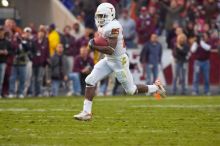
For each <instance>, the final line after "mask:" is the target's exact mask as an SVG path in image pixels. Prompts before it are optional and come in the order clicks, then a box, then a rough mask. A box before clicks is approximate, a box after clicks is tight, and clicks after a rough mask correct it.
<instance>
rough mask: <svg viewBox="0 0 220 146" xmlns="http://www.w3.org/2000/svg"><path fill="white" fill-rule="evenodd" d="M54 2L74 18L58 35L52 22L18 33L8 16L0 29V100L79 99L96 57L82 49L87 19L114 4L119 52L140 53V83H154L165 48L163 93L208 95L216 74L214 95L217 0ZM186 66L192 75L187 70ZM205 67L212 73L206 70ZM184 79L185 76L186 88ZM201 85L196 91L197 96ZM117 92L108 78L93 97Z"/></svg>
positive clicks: (90, 32) (88, 34)
mask: <svg viewBox="0 0 220 146" xmlns="http://www.w3.org/2000/svg"><path fill="white" fill-rule="evenodd" d="M61 2H62V3H63V5H64V6H65V7H66V8H67V9H68V10H69V11H70V12H71V13H72V14H73V15H74V16H75V17H76V18H77V21H76V22H75V23H73V24H67V25H66V26H65V27H64V28H63V30H58V29H56V24H46V25H45V24H42V25H40V26H39V27H38V26H35V24H34V23H31V22H30V24H29V25H28V26H26V27H24V28H21V27H20V26H19V25H17V23H16V21H15V20H13V19H10V18H8V19H6V20H5V21H4V24H3V25H2V26H0V97H5V98H14V97H19V98H24V97H29V96H34V97H37V96H39V97H41V96H58V95H67V96H72V95H75V96H80V95H83V94H84V90H85V81H84V79H85V78H86V76H87V75H88V74H89V73H90V72H91V70H92V68H93V66H94V65H95V64H96V63H97V62H98V60H99V59H100V58H102V57H103V55H102V54H100V53H98V52H96V51H95V52H91V51H90V50H89V49H88V47H87V43H88V41H89V40H90V39H91V38H93V37H94V33H95V32H96V30H97V28H96V26H95V22H94V14H95V11H96V8H97V6H98V5H99V4H100V3H102V2H109V3H112V4H113V5H114V6H115V8H116V12H117V14H116V15H117V19H118V20H119V21H120V23H121V24H122V26H123V34H124V40H125V44H126V47H127V49H131V50H132V49H133V50H134V49H139V50H140V60H139V61H140V63H141V64H142V67H143V78H144V80H145V81H146V82H145V83H146V84H152V83H153V82H154V80H155V79H156V78H158V73H159V65H161V64H163V62H162V55H163V53H164V50H166V49H168V50H171V51H172V55H171V56H168V58H169V57H172V58H174V59H173V63H172V64H173V65H172V74H173V75H172V83H171V85H170V86H171V90H170V94H181V95H184V94H193V95H198V94H206V95H211V94H212V93H211V92H210V91H211V90H210V75H211V71H216V72H218V73H219V74H218V79H216V80H217V82H218V83H217V86H218V87H217V88H218V90H219V88H220V85H219V84H220V83H219V82H220V80H219V78H220V1H219V0H160V1H159V0H61ZM82 26H83V27H84V28H85V29H82ZM161 38H165V41H164V42H163V43H166V45H164V44H162V43H161V41H160V39H161ZM164 46H166V48H164ZM211 54H215V55H211ZM213 56H214V59H213V58H212V57H213ZM190 63H191V64H192V72H189V71H188V70H189V64H190ZM213 65H214V69H211V68H213ZM132 68H134V66H133V65H132V64H131V69H132ZM188 73H191V74H192V86H190V88H189V87H188ZM201 80H202V81H203V82H202V83H203V84H204V88H202V90H200V91H199V86H200V83H201ZM178 87H179V90H178ZM119 88H120V84H119V82H118V81H117V80H115V78H114V76H112V77H110V78H107V79H104V80H103V81H101V82H100V84H99V85H98V87H97V94H98V95H100V96H103V95H116V94H118V93H119V92H120V91H119ZM122 92H123V91H122Z"/></svg>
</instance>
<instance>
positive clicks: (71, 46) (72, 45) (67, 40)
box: [61, 25, 76, 96]
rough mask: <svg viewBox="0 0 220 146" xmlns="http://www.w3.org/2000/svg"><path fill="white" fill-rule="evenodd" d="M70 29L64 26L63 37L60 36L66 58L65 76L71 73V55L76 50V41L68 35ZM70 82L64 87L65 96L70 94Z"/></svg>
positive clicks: (72, 59)
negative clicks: (65, 89)
mask: <svg viewBox="0 0 220 146" xmlns="http://www.w3.org/2000/svg"><path fill="white" fill-rule="evenodd" d="M70 31H71V27H70V26H69V25H67V26H65V28H64V30H63V35H62V36H61V43H62V44H63V48H64V50H63V53H64V55H65V56H66V58H67V63H68V67H67V74H69V73H71V72H72V70H73V61H74V58H73V54H74V50H75V49H76V40H75V38H74V37H73V36H72V35H71V34H70ZM71 84H72V83H71V81H69V82H67V84H66V86H67V89H68V91H69V92H68V93H67V95H68V96H70V95H71V94H72V90H73V89H72V87H71Z"/></svg>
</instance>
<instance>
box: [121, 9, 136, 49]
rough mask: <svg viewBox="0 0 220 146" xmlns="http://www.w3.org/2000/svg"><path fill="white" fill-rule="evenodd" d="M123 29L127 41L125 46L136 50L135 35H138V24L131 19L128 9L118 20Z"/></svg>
mask: <svg viewBox="0 0 220 146" xmlns="http://www.w3.org/2000/svg"><path fill="white" fill-rule="evenodd" d="M118 21H119V22H120V23H121V25H122V27H123V34H124V39H125V45H126V47H127V48H128V49H130V48H135V47H136V46H135V43H134V39H135V35H136V23H135V21H134V20H133V19H131V18H130V17H129V12H128V10H127V9H124V10H123V11H122V14H121V17H120V19H119V20H118Z"/></svg>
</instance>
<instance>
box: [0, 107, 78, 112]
mask: <svg viewBox="0 0 220 146" xmlns="http://www.w3.org/2000/svg"><path fill="white" fill-rule="evenodd" d="M6 111H7V112H59V111H62V112H63V111H64V112H74V111H76V110H74V109H60V108H59V109H56V108H51V109H28V108H0V112H6Z"/></svg>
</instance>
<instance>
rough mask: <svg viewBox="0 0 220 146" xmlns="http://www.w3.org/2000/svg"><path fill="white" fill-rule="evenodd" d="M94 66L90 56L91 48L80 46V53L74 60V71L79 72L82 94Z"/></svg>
mask: <svg viewBox="0 0 220 146" xmlns="http://www.w3.org/2000/svg"><path fill="white" fill-rule="evenodd" d="M93 66H94V62H93V59H92V58H91V57H90V56H89V50H88V48H87V47H86V46H82V47H81V48H80V55H78V56H76V58H75V60H74V68H73V72H78V73H79V76H80V84H81V94H84V92H85V85H86V84H85V78H86V77H87V75H88V74H89V73H90V72H91V70H92V68H93Z"/></svg>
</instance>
